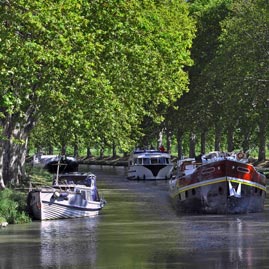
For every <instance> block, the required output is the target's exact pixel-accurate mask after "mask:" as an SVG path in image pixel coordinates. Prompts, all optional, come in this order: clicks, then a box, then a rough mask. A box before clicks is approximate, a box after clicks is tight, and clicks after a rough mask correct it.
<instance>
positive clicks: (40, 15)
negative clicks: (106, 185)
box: [0, 0, 269, 187]
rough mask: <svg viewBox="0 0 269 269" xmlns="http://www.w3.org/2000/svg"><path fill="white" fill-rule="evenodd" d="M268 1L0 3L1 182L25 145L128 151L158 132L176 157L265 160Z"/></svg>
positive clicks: (12, 172)
mask: <svg viewBox="0 0 269 269" xmlns="http://www.w3.org/2000/svg"><path fill="white" fill-rule="evenodd" d="M268 7H269V5H268V3H267V0H255V1H254V0H247V1H245V0H234V1H232V0H192V1H187V2H186V1H183V0H182V1H178V0H172V1H171V0H167V1H157V0H147V1H141V0H130V1H124V0H122V1H121V0H111V1H105V0H95V1H83V0H82V1H81V0H80V1H79V0H65V1H56V2H55V1H50V0H47V1H42V0H33V1H31V3H29V1H26V0H16V1H13V0H9V1H2V3H1V6H0V9H1V10H0V11H1V12H0V16H1V24H0V39H1V44H2V45H1V48H0V62H1V65H0V66H1V67H0V68H1V69H0V70H1V71H0V72H1V79H0V91H1V96H0V102H1V108H0V120H1V128H2V130H1V133H2V135H1V144H0V182H1V186H2V187H4V186H5V185H6V184H7V183H10V182H12V181H14V182H19V181H20V178H22V177H23V176H24V175H25V172H24V162H25V156H26V151H27V149H29V147H30V146H31V147H33V148H44V147H46V148H47V149H49V148H51V149H53V148H54V147H55V146H57V147H58V148H62V149H63V150H64V148H65V147H66V146H73V147H74V148H75V149H76V150H77V149H78V147H83V148H88V149H90V148H93V147H96V146H97V147H98V148H100V149H101V150H103V149H104V148H113V149H115V148H116V147H117V148H118V149H120V150H121V151H122V152H128V151H130V150H131V149H132V148H133V147H134V146H135V145H136V144H137V143H139V144H144V145H149V144H154V143H156V140H157V139H158V137H159V133H160V131H162V130H163V131H164V132H165V137H166V139H167V143H166V146H167V148H168V149H170V147H171V145H170V144H171V141H172V143H173V141H176V144H177V148H178V155H179V156H182V155H186V154H188V155H190V156H194V155H195V154H196V153H197V152H205V151H207V150H213V149H215V150H228V151H232V150H234V149H244V150H245V151H246V150H248V149H250V148H251V147H253V146H255V147H257V146H258V148H259V159H260V160H262V159H265V157H266V135H267V131H268V124H267V117H268V113H269V110H268V109H269V108H268V105H269V90H268V89H269V88H268V74H269V72H268V71H269V70H268V66H269V61H268V56H269V55H268V51H269V48H268V46H269V44H268V29H269V28H268V18H269V16H268V15H269V14H268V12H269V10H268ZM29 138H30V145H29V144H28V140H29ZM198 138H199V139H198ZM114 152H115V151H114Z"/></svg>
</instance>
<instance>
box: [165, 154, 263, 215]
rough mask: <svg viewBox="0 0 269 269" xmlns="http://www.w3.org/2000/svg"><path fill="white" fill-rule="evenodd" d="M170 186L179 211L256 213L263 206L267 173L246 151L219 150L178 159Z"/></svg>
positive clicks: (173, 202) (260, 210)
mask: <svg viewBox="0 0 269 269" xmlns="http://www.w3.org/2000/svg"><path fill="white" fill-rule="evenodd" d="M169 189H170V197H171V200H172V204H173V205H174V207H175V208H176V210H177V211H178V212H186V213H194V212H196V213H209V214H210V213H212V214H237V213H238V214H240V213H255V212H262V211H263V210H264V202H265V196H266V177H265V175H264V174H262V173H260V172H258V171H257V169H256V168H255V167H254V166H253V165H252V164H250V163H248V159H247V157H246V156H245V154H244V153H243V152H239V153H237V154H236V153H223V152H218V151H216V152H210V153H208V154H206V155H202V156H200V158H196V159H192V158H189V159H183V160H179V161H178V164H177V173H176V176H174V177H173V178H172V179H171V180H170V181H169Z"/></svg>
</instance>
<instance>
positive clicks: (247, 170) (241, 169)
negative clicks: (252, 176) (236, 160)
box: [237, 166, 250, 174]
mask: <svg viewBox="0 0 269 269" xmlns="http://www.w3.org/2000/svg"><path fill="white" fill-rule="evenodd" d="M237 171H238V172H241V173H246V174H249V173H250V170H249V169H248V168H245V167H241V166H239V167H237Z"/></svg>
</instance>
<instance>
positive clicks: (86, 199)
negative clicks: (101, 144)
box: [27, 173, 106, 220]
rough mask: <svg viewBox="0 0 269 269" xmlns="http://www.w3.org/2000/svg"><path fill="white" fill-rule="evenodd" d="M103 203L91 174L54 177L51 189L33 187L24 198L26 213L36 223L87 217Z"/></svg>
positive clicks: (95, 212)
mask: <svg viewBox="0 0 269 269" xmlns="http://www.w3.org/2000/svg"><path fill="white" fill-rule="evenodd" d="M105 203H106V201H105V200H104V199H102V198H100V196H99V193H98V190H97V186H96V177H95V175H94V174H92V173H67V174H60V175H57V176H56V178H55V179H54V181H53V184H52V186H43V187H36V188H34V189H32V190H30V191H29V194H28V197H27V205H28V209H29V213H30V215H31V216H32V217H33V218H34V219H37V220H51V219H64V218H80V217H91V216H95V215H97V214H99V212H100V210H101V209H102V208H103V207H104V205H105Z"/></svg>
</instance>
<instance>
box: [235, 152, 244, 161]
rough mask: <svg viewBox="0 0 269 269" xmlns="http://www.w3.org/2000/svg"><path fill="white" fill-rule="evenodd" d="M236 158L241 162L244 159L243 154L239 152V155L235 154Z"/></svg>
mask: <svg viewBox="0 0 269 269" xmlns="http://www.w3.org/2000/svg"><path fill="white" fill-rule="evenodd" d="M236 157H237V159H239V160H241V159H243V158H244V153H242V152H239V153H237V155H236Z"/></svg>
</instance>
